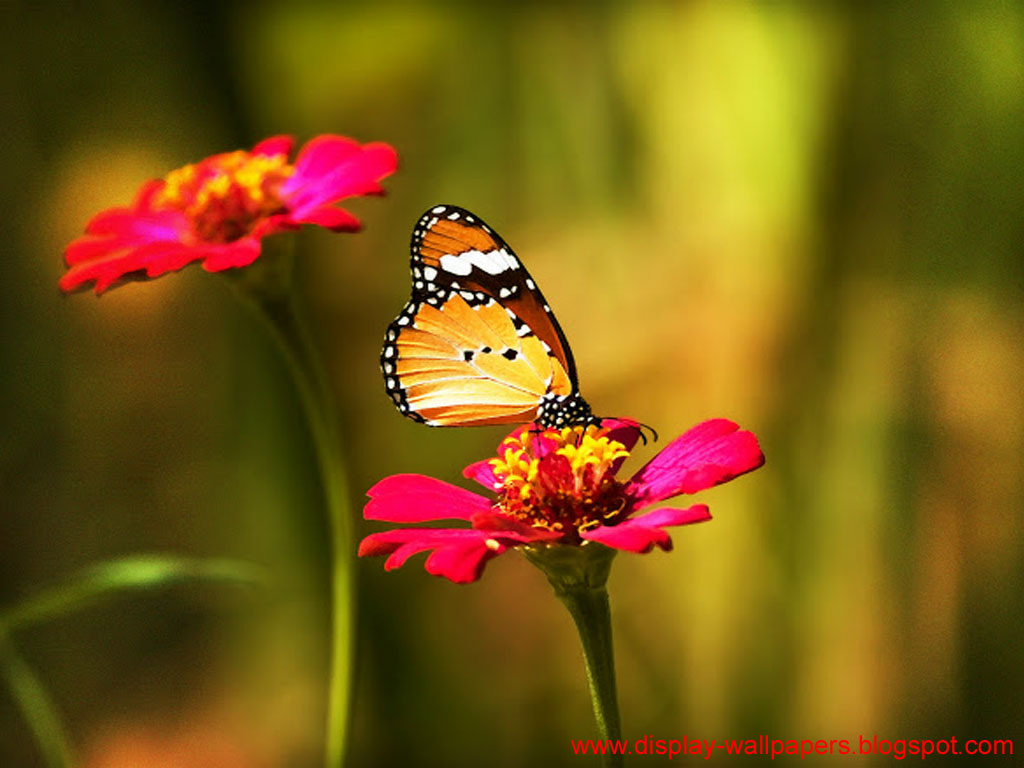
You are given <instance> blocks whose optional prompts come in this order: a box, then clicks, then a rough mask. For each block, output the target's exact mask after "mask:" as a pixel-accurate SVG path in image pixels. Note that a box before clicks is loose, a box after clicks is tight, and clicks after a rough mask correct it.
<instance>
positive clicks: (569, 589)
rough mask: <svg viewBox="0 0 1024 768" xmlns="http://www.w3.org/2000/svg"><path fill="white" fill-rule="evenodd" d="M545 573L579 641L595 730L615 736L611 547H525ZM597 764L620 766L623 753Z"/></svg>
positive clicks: (602, 735)
mask: <svg viewBox="0 0 1024 768" xmlns="http://www.w3.org/2000/svg"><path fill="white" fill-rule="evenodd" d="M524 551H525V553H526V556H527V557H528V558H529V559H530V561H531V562H533V563H534V564H535V565H537V566H538V567H539V568H540V569H541V570H542V571H544V573H545V574H547V577H548V581H550V582H551V586H552V587H554V589H555V595H556V596H557V597H558V599H559V600H561V601H562V603H563V604H564V605H565V607H566V608H568V609H569V613H570V615H571V616H572V620H573V621H574V622H575V623H576V630H577V632H578V633H579V636H580V643H581V644H582V645H583V662H584V664H585V666H586V670H587V682H588V683H589V685H590V700H591V703H592V705H593V708H594V720H595V721H596V722H597V732H598V734H599V735H600V738H602V739H605V740H620V739H621V738H622V724H621V721H620V719H619V701H618V694H617V693H616V686H615V654H614V651H613V648H612V616H611V609H610V608H609V605H608V589H607V588H606V587H605V584H606V583H607V581H608V574H609V572H610V570H611V563H612V559H613V558H614V557H615V550H613V549H609V548H608V547H604V546H601V545H600V544H587V545H584V546H582V547H573V546H552V547H544V548H537V549H532V550H530V549H527V550H524ZM602 763H603V765H605V766H609V768H617V767H618V766H622V765H623V764H624V763H623V756H622V755H621V754H613V753H612V750H610V749H609V750H606V751H605V754H604V756H603V758H602Z"/></svg>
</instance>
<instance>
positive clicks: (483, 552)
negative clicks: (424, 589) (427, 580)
mask: <svg viewBox="0 0 1024 768" xmlns="http://www.w3.org/2000/svg"><path fill="white" fill-rule="evenodd" d="M490 541H491V542H493V543H492V545H491V546H490V547H489V546H487V544H486V542H478V543H473V544H459V545H455V546H451V547H441V548H439V549H435V550H434V551H433V552H431V553H430V556H429V557H428V558H427V562H426V564H425V566H424V567H425V568H426V569H427V573H429V574H432V575H434V576H444V577H445V578H446V579H448V580H449V581H453V582H455V583H456V584H470V583H472V582H474V581H476V580H477V579H479V578H480V576H481V575H482V574H483V572H484V566H485V565H486V564H487V561H488V560H490V559H491V558H492V557H497V556H498V555H500V554H501V553H502V552H504V551H505V545H504V544H501V543H500V542H498V541H495V540H494V539H490Z"/></svg>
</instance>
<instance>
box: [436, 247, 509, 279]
mask: <svg viewBox="0 0 1024 768" xmlns="http://www.w3.org/2000/svg"><path fill="white" fill-rule="evenodd" d="M510 264H511V261H510V260H509V258H508V254H507V253H506V252H505V251H504V250H495V251H477V250H472V251H466V252H464V253H460V254H458V255H455V254H452V253H446V254H445V255H444V256H442V257H441V269H443V270H444V271H445V272H450V273H451V274H453V275H463V276H465V275H468V274H469V273H470V272H472V271H473V267H476V268H477V269H481V270H483V271H484V272H486V273H487V274H489V275H500V274H501V273H502V272H504V271H505V270H506V269H509V267H510Z"/></svg>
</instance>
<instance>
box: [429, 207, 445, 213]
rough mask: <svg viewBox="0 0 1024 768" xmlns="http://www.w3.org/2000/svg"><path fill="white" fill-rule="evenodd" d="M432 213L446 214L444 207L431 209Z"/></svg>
mask: <svg viewBox="0 0 1024 768" xmlns="http://www.w3.org/2000/svg"><path fill="white" fill-rule="evenodd" d="M430 212H431V213H443V212H444V206H443V205H435V206H434V207H433V208H431V209H430Z"/></svg>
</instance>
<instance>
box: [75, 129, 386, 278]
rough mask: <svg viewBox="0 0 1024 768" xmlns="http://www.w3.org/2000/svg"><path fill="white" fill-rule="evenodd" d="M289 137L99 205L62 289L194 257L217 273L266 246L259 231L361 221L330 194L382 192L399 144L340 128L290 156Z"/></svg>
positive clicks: (344, 227) (339, 227)
mask: <svg viewBox="0 0 1024 768" xmlns="http://www.w3.org/2000/svg"><path fill="white" fill-rule="evenodd" d="M293 143H294V142H293V140H292V138H291V137H290V136H275V137H273V138H270V139H266V140H265V141H261V142H260V143H259V144H257V145H256V146H255V147H253V149H252V151H251V152H247V151H244V150H238V151H236V152H226V153H224V154H220V155H213V156H212V157H208V158H206V159H205V160H202V161H200V162H198V163H196V164H194V165H186V166H185V167H184V168H179V169H177V170H175V171H171V173H169V174H167V176H165V177H164V178H163V179H154V180H151V181H148V182H146V183H145V184H143V185H142V189H141V190H139V193H138V195H137V197H136V199H135V202H134V203H133V204H132V205H131V206H129V207H127V208H109V209H107V210H105V211H101V212H100V213H98V214H97V215H96V216H94V217H93V219H92V220H91V221H90V222H89V224H88V225H87V226H86V228H85V231H86V234H85V236H84V237H80V238H78V239H77V240H75V241H74V242H72V243H71V244H70V245H69V246H68V247H67V249H66V251H65V252H64V259H65V261H66V262H67V265H68V271H67V272H66V273H65V274H64V276H63V277H62V278H61V280H60V287H61V289H62V290H64V291H74V290H77V289H79V288H83V287H86V286H87V285H88V284H89V283H93V284H94V287H95V291H96V293H98V294H99V293H102V292H103V291H105V290H106V289H107V288H109V287H110V286H112V285H115V284H117V283H119V282H122V281H124V280H129V279H140V278H152V277H158V276H159V275H162V274H164V273H165V272H170V271H173V270H178V269H181V268H182V267H185V266H187V265H188V264H190V263H192V262H194V261H201V262H202V263H203V268H204V269H206V270H208V271H210V272H219V271H220V270H224V269H228V268H230V267H244V266H246V265H248V264H251V263H252V262H253V261H255V260H256V258H257V257H258V256H259V255H260V240H261V239H262V238H264V237H267V236H268V235H272V234H275V233H277V232H281V231H283V230H289V229H298V228H299V227H300V226H301V225H302V224H316V225H318V226H321V227H326V228H327V229H330V230H333V231H335V232H341V231H354V230H357V229H359V226H360V224H359V220H358V219H357V218H356V217H355V216H353V215H352V214H351V213H349V212H348V211H346V210H343V209H341V208H336V207H334V203H337V202H338V201H340V200H343V199H345V198H347V197H353V196H356V195H373V194H382V193H383V191H384V190H383V188H382V187H381V186H380V184H379V182H380V180H381V179H383V178H384V177H385V176H388V175H390V174H391V173H392V172H394V170H395V167H396V165H397V163H398V157H397V155H396V154H395V150H394V149H392V148H391V147H390V146H388V145H387V144H382V143H372V144H360V143H359V142H357V141H354V140H352V139H348V138H345V137H343V136H331V135H323V136H317V137H316V138H315V139H313V140H311V141H310V142H308V143H307V144H306V145H305V146H304V147H303V148H302V149H301V150H300V152H299V154H298V156H297V157H296V159H295V162H294V163H290V162H289V161H288V156H289V154H290V153H291V151H292V146H293Z"/></svg>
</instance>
